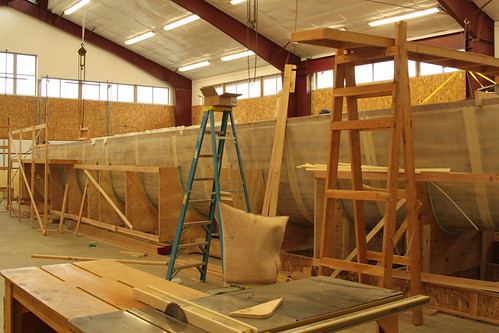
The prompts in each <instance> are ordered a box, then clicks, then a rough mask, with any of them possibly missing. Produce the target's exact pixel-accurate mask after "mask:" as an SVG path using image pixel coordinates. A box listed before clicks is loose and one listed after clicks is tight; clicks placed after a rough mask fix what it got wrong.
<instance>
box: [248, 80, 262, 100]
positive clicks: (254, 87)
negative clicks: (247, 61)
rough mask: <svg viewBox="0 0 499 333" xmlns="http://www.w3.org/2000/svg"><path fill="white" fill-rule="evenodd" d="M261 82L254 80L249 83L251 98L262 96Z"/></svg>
mask: <svg viewBox="0 0 499 333" xmlns="http://www.w3.org/2000/svg"><path fill="white" fill-rule="evenodd" d="M260 82H261V81H260V80H259V79H255V80H253V82H250V83H249V98H254V97H260V96H262V88H261V83H260Z"/></svg>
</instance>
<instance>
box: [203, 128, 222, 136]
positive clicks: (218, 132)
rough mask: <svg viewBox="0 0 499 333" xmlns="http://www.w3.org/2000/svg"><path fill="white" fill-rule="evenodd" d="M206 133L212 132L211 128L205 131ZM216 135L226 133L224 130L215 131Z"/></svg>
mask: <svg viewBox="0 0 499 333" xmlns="http://www.w3.org/2000/svg"><path fill="white" fill-rule="evenodd" d="M204 133H205V134H211V130H209V129H207V130H205V131H204ZM215 134H216V135H222V134H225V133H224V132H223V131H215Z"/></svg>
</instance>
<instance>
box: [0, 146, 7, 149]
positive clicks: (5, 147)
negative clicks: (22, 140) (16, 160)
mask: <svg viewBox="0 0 499 333" xmlns="http://www.w3.org/2000/svg"><path fill="white" fill-rule="evenodd" d="M0 149H9V146H0Z"/></svg>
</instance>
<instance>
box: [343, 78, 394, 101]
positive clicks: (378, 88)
mask: <svg viewBox="0 0 499 333" xmlns="http://www.w3.org/2000/svg"><path fill="white" fill-rule="evenodd" d="M394 90H395V83H394V82H389V83H377V84H368V85H365V86H355V87H345V88H335V89H333V96H334V97H358V98H369V97H379V96H389V95H392V94H393V92H394Z"/></svg>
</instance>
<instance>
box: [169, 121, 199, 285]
mask: <svg viewBox="0 0 499 333" xmlns="http://www.w3.org/2000/svg"><path fill="white" fill-rule="evenodd" d="M207 120H208V112H204V114H203V118H202V120H201V125H200V130H199V133H198V137H197V140H196V148H195V150H194V154H193V156H192V160H191V167H190V170H189V176H188V179H187V184H186V187H185V192H184V197H183V199H182V207H181V209H180V213H179V217H178V222H177V229H176V231H175V238H174V242H173V246H172V252H171V254H170V263H169V264H168V270H167V272H166V279H167V280H171V279H172V278H173V276H174V275H175V272H174V266H175V260H176V258H177V255H178V245H179V243H180V238H181V236H182V231H183V228H184V227H183V224H184V220H185V215H186V213H187V207H188V204H189V198H190V194H191V190H192V183H193V179H194V174H195V173H196V169H197V164H198V156H199V154H200V152H201V147H202V145H203V138H204V132H205V130H206V123H207Z"/></svg>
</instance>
